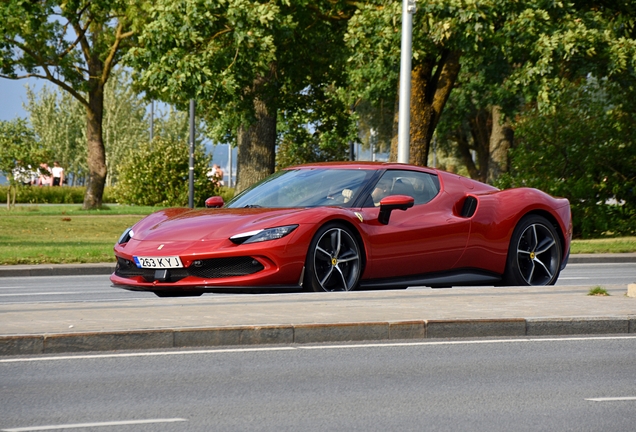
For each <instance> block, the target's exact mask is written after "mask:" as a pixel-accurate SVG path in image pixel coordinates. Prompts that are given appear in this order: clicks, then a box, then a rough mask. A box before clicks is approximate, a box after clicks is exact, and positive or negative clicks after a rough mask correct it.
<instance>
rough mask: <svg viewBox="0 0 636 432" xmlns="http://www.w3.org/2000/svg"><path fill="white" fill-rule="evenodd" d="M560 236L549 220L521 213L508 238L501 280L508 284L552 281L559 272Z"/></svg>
mask: <svg viewBox="0 0 636 432" xmlns="http://www.w3.org/2000/svg"><path fill="white" fill-rule="evenodd" d="M562 257H563V253H562V245H561V240H559V235H558V234H557V231H556V229H555V228H554V226H552V224H551V223H550V222H548V220H547V219H546V218H544V217H542V216H538V215H528V216H525V217H523V218H522V219H521V220H520V221H519V223H518V224H517V226H516V227H515V230H514V231H513V233H512V238H511V239H510V247H509V249H508V258H507V261H506V271H505V272H504V277H503V283H504V284H505V285H510V286H543V285H554V284H555V283H556V281H557V279H558V278H559V273H560V272H561V259H562Z"/></svg>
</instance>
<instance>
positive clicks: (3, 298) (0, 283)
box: [0, 263, 636, 304]
mask: <svg viewBox="0 0 636 432" xmlns="http://www.w3.org/2000/svg"><path fill="white" fill-rule="evenodd" d="M629 283H636V264H634V263H612V264H610V263H605V264H603V263H601V264H570V265H568V266H567V267H566V269H565V270H564V271H563V272H562V273H561V276H560V278H559V280H558V282H557V285H559V286H568V285H569V286H574V285H578V286H580V285H590V286H596V285H605V284H613V285H614V284H623V285H627V284H629ZM410 289H429V288H417V287H416V288H410ZM207 295H218V294H207ZM137 298H145V299H147V298H157V297H156V296H155V295H154V294H152V293H147V292H134V291H127V290H123V289H119V288H113V287H112V286H111V283H110V281H109V280H108V276H106V275H94V276H29V277H2V278H0V303H5V304H6V303H42V302H77V301H117V300H132V299H137Z"/></svg>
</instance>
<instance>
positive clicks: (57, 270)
mask: <svg viewBox="0 0 636 432" xmlns="http://www.w3.org/2000/svg"><path fill="white" fill-rule="evenodd" d="M114 271H115V263H94V264H38V265H9V266H0V277H27V276H90V275H109V274H112V273H113V272H114Z"/></svg>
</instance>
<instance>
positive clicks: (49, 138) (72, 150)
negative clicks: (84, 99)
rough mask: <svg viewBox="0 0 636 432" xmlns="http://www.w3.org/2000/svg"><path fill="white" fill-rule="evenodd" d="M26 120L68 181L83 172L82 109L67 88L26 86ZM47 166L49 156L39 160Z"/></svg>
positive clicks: (84, 132) (84, 131) (84, 171)
mask: <svg viewBox="0 0 636 432" xmlns="http://www.w3.org/2000/svg"><path fill="white" fill-rule="evenodd" d="M25 109H26V111H27V112H28V113H29V123H30V124H31V127H32V128H33V132H34V133H35V136H36V137H37V140H38V141H39V142H40V143H41V145H42V146H43V147H44V148H46V149H48V150H49V152H50V154H52V155H55V160H57V161H59V162H60V164H61V165H62V166H63V167H64V172H65V176H66V177H67V178H69V179H70V181H71V182H72V184H73V185H74V184H81V181H80V180H81V179H84V178H85V176H86V174H87V171H88V170H87V166H86V111H85V110H84V108H83V107H82V105H81V104H80V103H79V102H78V101H77V100H76V99H75V98H73V97H72V96H71V95H70V94H69V93H68V92H64V91H62V92H60V91H57V90H56V89H55V88H50V87H48V86H43V87H42V88H41V89H40V90H39V91H38V92H35V91H33V89H31V88H30V87H27V103H26V104H25ZM40 162H46V163H48V164H49V165H50V166H52V165H53V161H52V160H42V161H40Z"/></svg>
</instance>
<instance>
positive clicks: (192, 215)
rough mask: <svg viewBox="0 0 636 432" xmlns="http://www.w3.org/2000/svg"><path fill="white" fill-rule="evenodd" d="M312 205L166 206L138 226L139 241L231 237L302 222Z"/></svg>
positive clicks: (135, 230) (136, 235) (137, 236)
mask: <svg viewBox="0 0 636 432" xmlns="http://www.w3.org/2000/svg"><path fill="white" fill-rule="evenodd" d="M307 211H310V209H200V210H190V209H166V210H162V211H159V212H157V213H153V214H152V215H150V216H148V217H146V218H145V219H142V220H141V221H140V222H138V223H137V224H136V225H135V226H134V227H133V230H134V238H135V240H137V241H153V242H174V241H178V242H182V241H210V240H221V239H227V238H229V237H231V236H233V235H235V234H240V233H244V232H249V231H255V230H259V229H264V228H273V227H278V226H284V225H290V224H298V223H299V221H300V220H302V221H306V220H308V221H310V220H311V219H310V218H305V217H299V216H300V214H301V213H303V212H307Z"/></svg>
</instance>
